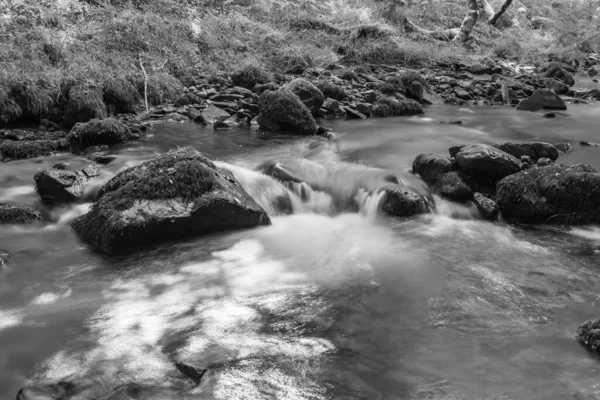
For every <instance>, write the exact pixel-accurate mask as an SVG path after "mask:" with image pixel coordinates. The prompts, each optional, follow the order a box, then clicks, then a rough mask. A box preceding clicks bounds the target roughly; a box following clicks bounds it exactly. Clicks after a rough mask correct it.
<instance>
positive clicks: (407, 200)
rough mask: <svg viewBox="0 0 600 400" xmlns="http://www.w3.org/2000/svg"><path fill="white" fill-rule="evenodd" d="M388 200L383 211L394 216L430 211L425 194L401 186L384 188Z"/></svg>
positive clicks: (406, 215) (408, 215) (407, 215)
mask: <svg viewBox="0 0 600 400" xmlns="http://www.w3.org/2000/svg"><path fill="white" fill-rule="evenodd" d="M383 190H385V192H386V200H385V203H384V204H383V206H382V211H383V212H385V213H386V214H388V215H391V216H393V217H410V216H413V215H416V214H421V213H424V212H427V211H429V206H428V204H427V202H426V201H425V198H424V197H423V196H420V195H419V194H417V193H414V192H412V191H410V190H406V189H402V188H399V187H388V188H383Z"/></svg>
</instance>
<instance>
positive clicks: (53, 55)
mask: <svg viewBox="0 0 600 400" xmlns="http://www.w3.org/2000/svg"><path fill="white" fill-rule="evenodd" d="M43 51H44V54H45V55H46V56H47V57H48V61H50V64H52V65H54V66H56V67H57V66H60V65H61V64H63V63H64V62H65V60H66V56H65V52H64V50H63V49H62V48H61V47H60V46H58V45H56V44H54V43H44V47H43Z"/></svg>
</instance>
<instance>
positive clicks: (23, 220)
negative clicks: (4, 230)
mask: <svg viewBox="0 0 600 400" xmlns="http://www.w3.org/2000/svg"><path fill="white" fill-rule="evenodd" d="M41 219H42V216H41V215H40V213H39V212H37V211H35V210H34V209H32V208H29V207H24V206H19V205H16V204H13V203H9V202H6V201H0V224H27V223H30V222H34V221H39V220H41Z"/></svg>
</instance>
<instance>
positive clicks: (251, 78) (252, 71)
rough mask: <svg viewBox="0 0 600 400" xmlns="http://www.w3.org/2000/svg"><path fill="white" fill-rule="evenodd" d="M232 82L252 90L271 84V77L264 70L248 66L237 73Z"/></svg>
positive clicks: (232, 76) (233, 75) (234, 74)
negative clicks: (258, 86)
mask: <svg viewBox="0 0 600 400" xmlns="http://www.w3.org/2000/svg"><path fill="white" fill-rule="evenodd" d="M231 81H232V82H233V84H234V85H235V86H241V87H243V88H246V89H252V88H254V86H256V85H257V84H264V83H267V82H270V81H271V76H270V75H269V73H268V72H267V71H266V70H265V69H264V68H261V67H258V66H254V65H247V66H245V67H242V68H240V69H238V70H237V71H235V72H234V73H233V74H232V75H231Z"/></svg>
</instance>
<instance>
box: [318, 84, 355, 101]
mask: <svg viewBox="0 0 600 400" xmlns="http://www.w3.org/2000/svg"><path fill="white" fill-rule="evenodd" d="M316 86H317V88H319V90H320V91H321V93H323V96H325V98H327V99H334V100H337V101H340V100H344V99H345V98H347V97H348V95H347V94H346V91H345V90H344V88H343V87H341V86H338V85H334V84H333V83H330V82H325V81H323V82H319V83H317V85H316Z"/></svg>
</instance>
